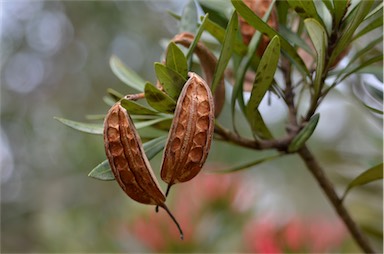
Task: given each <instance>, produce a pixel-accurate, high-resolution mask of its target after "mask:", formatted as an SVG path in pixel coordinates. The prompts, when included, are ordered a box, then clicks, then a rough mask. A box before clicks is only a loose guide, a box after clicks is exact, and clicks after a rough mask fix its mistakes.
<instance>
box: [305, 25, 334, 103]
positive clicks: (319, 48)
mask: <svg viewBox="0 0 384 254" xmlns="http://www.w3.org/2000/svg"><path fill="white" fill-rule="evenodd" d="M304 23H305V27H306V28H307V31H308V34H309V37H310V38H311V41H312V43H313V46H314V47H315V50H316V53H317V57H316V76H315V81H314V82H313V86H314V90H315V95H314V99H315V100H316V98H317V97H318V95H319V94H320V90H321V85H322V84H321V83H322V76H323V71H324V67H325V55H326V51H327V45H328V41H327V33H326V32H325V30H324V28H323V27H322V26H321V25H320V24H319V22H317V21H316V20H315V19H306V20H304Z"/></svg>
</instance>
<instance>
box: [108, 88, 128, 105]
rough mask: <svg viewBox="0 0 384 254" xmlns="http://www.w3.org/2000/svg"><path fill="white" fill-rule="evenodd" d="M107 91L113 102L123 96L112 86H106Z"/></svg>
mask: <svg viewBox="0 0 384 254" xmlns="http://www.w3.org/2000/svg"><path fill="white" fill-rule="evenodd" d="M107 93H108V94H109V95H110V96H111V97H112V98H113V100H114V101H115V102H118V101H119V100H121V98H123V97H124V95H123V94H121V93H119V92H118V91H116V90H114V89H112V88H108V89H107Z"/></svg>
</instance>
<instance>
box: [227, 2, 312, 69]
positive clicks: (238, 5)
mask: <svg viewBox="0 0 384 254" xmlns="http://www.w3.org/2000/svg"><path fill="white" fill-rule="evenodd" d="M231 2H232V4H233V6H234V7H235V9H236V11H238V12H239V14H240V15H241V16H242V17H243V18H244V19H245V20H246V21H247V22H248V24H250V25H251V26H253V27H254V28H255V29H256V30H258V31H260V32H261V33H263V34H266V35H268V37H270V38H272V37H274V36H275V35H277V36H279V39H280V42H281V48H282V49H283V51H284V52H285V53H286V54H287V57H288V58H290V59H291V60H292V62H293V63H294V64H295V65H296V67H297V68H298V70H299V71H300V72H301V73H302V74H303V75H305V76H309V75H310V74H309V71H308V69H307V67H306V66H305V64H304V62H303V60H302V59H301V57H300V56H299V55H298V54H297V51H296V49H295V48H294V47H293V46H292V45H291V44H290V43H289V42H288V41H287V40H286V39H285V38H284V37H282V36H281V35H280V34H279V33H277V32H276V31H275V30H274V29H273V28H271V27H270V26H268V24H267V23H265V22H263V21H262V20H261V18H259V17H258V16H257V15H256V14H255V13H254V12H253V11H252V10H251V9H249V8H248V6H247V5H246V4H245V3H243V2H242V1H238V0H231Z"/></svg>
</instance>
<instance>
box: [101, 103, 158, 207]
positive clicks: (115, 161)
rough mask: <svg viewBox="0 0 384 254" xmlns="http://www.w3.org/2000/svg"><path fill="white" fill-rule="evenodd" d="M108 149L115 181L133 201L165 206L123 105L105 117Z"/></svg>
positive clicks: (116, 107)
mask: <svg viewBox="0 0 384 254" xmlns="http://www.w3.org/2000/svg"><path fill="white" fill-rule="evenodd" d="M104 146H105V152H106V155H107V158H108V161H109V165H110V166H111V169H112V172H113V174H114V176H115V179H116V181H117V182H118V183H119V185H120V187H121V188H122V189H123V190H124V192H125V193H126V194H127V195H128V196H129V197H131V198H132V199H134V200H136V201H137V202H140V203H143V204H148V205H161V204H163V203H164V202H165V196H164V194H163V192H162V191H161V189H160V186H159V183H158V182H157V180H156V178H155V176H154V173H153V171H152V169H151V166H150V164H149V161H148V159H147V156H146V155H145V153H144V148H143V146H142V143H141V139H140V137H139V135H138V133H137V130H136V128H135V126H134V125H133V122H132V119H131V117H130V116H129V114H128V113H127V111H126V109H125V108H123V107H122V106H121V105H120V103H119V102H118V103H116V104H115V105H114V106H112V108H111V109H110V110H109V112H108V114H107V115H106V117H105V120H104Z"/></svg>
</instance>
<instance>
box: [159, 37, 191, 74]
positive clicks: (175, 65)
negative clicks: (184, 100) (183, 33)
mask: <svg viewBox="0 0 384 254" xmlns="http://www.w3.org/2000/svg"><path fill="white" fill-rule="evenodd" d="M165 63H166V66H167V67H169V68H171V69H172V70H174V71H176V72H177V73H179V74H180V75H181V76H183V77H187V76H188V63H187V58H185V56H184V53H183V51H181V49H180V48H179V47H178V46H177V45H176V44H175V43H174V42H171V43H169V45H168V49H167V56H166V61H165Z"/></svg>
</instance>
